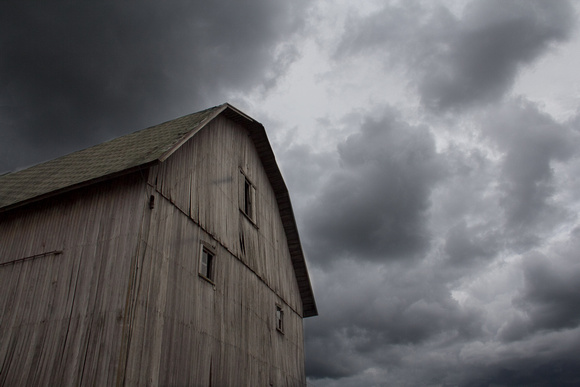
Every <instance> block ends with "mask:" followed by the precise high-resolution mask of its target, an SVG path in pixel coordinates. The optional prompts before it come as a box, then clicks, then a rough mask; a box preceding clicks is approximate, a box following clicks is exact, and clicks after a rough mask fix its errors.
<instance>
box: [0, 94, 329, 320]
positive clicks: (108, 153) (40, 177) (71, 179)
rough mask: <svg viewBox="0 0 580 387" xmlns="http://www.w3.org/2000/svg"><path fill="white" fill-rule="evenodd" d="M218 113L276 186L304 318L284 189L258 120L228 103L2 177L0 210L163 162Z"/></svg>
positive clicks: (311, 306) (299, 259)
mask: <svg viewBox="0 0 580 387" xmlns="http://www.w3.org/2000/svg"><path fill="white" fill-rule="evenodd" d="M218 115H223V116H225V117H227V118H228V119H230V120H232V121H235V122H237V123H239V124H241V125H242V126H244V127H245V128H246V129H248V131H249V133H250V137H251V138H252V140H253V141H254V144H255V146H256V149H257V151H258V154H259V156H260V159H261V161H262V164H263V165H264V168H265V170H266V174H267V175H268V179H269V180H270V184H271V185H272V188H273V189H274V193H275V195H276V200H277V203H278V209H279V211H280V216H281V217H282V223H283V225H284V230H285V232H286V238H287V240H288V248H289V250H290V255H291V257H292V264H293V266H294V271H295V274H296V279H297V281H298V287H299V289H300V294H301V297H302V303H303V309H304V317H310V316H316V315H317V314H318V311H317V308H316V303H315V300H314V293H313V291H312V286H311V283H310V277H309V275H308V270H307V268H306V262H305V260H304V254H303V251H302V246H301V243H300V238H299V236H298V229H297V227H296V220H295V218H294V213H293V211H292V205H291V203H290V196H289V194H288V189H287V188H286V184H285V183H284V180H283V178H282V174H281V173H280V169H279V168H278V165H277V163H276V159H275V157H274V152H273V151H272V147H271V146H270V142H269V141H268V138H267V136H266V131H265V129H264V127H263V126H262V124H260V123H259V122H257V121H255V120H253V119H251V118H250V117H248V116H246V115H245V114H244V113H242V112H241V111H239V110H238V109H236V108H234V107H233V106H231V105H229V104H227V103H226V104H223V105H219V106H215V107H213V108H210V109H206V110H203V111H200V112H197V113H193V114H190V115H187V116H183V117H180V118H177V119H175V120H172V121H168V122H165V123H162V124H159V125H156V126H152V127H150V128H147V129H143V130H140V131H137V132H134V133H132V134H128V135H126V136H122V137H119V138H116V139H114V140H111V141H107V142H104V143H102V144H99V145H96V146H93V147H91V148H87V149H84V150H81V151H78V152H74V153H71V154H68V155H66V156H62V157H59V158H57V159H54V160H51V161H47V162H45V163H41V164H38V165H35V166H32V167H30V168H27V169H24V170H21V171H17V172H13V173H8V174H5V175H2V176H0V213H1V212H5V211H8V210H11V209H14V208H16V207H20V206H23V205H26V204H28V203H31V202H35V201H39V200H42V199H44V198H46V197H50V196H54V195H57V194H59V193H62V192H66V191H70V190H74V189H76V188H79V187H83V186H86V185H90V184H94V183H96V182H99V181H103V180H107V179H110V178H113V177H116V176H119V175H122V174H125V173H130V172H132V171H135V170H137V169H139V168H143V167H146V166H148V165H153V164H156V163H160V162H163V161H165V160H166V159H167V158H168V157H169V156H171V154H173V152H175V151H176V150H177V149H179V147H180V146H181V145H182V144H184V143H185V142H186V141H187V140H189V139H190V138H191V137H193V136H194V135H195V134H196V133H197V132H199V130H200V129H202V128H203V127H204V126H205V125H206V124H207V123H209V122H210V121H212V120H213V119H214V118H215V117H217V116H218Z"/></svg>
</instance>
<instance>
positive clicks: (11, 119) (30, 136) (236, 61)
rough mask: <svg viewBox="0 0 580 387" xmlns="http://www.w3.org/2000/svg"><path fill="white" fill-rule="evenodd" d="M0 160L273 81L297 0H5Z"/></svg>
mask: <svg viewBox="0 0 580 387" xmlns="http://www.w3.org/2000/svg"><path fill="white" fill-rule="evenodd" d="M2 8H3V12H2V13H1V16H0V50H1V51H2V60H1V61H0V85H2V87H1V88H0V106H1V110H0V122H1V124H2V141H1V144H0V147H1V151H0V155H1V156H0V164H1V165H2V168H4V170H6V169H13V168H15V167H16V166H21V165H23V164H24V165H26V164H32V163H35V162H39V161H42V160H45V159H46V158H52V157H55V156H57V155H59V154H62V153H64V152H70V151H72V150H75V149H78V148H81V147H85V146H89V145H93V144H94V143H97V142H100V141H103V140H105V139H110V138H112V137H116V136H118V135H121V134H126V133H130V132H132V131H135V130H137V129H141V128H143V127H146V126H148V125H154V124H156V123H159V122H162V121H164V120H168V119H171V118H175V117H177V116H180V115H184V114H188V113H191V112H192V111H196V110H201V109H203V108H205V107H207V106H212V105H217V104H220V103H223V101H224V100H225V97H226V94H227V93H228V92H232V91H239V90H250V89H252V88H255V87H262V88H265V87H268V86H271V85H272V84H273V83H274V82H275V80H276V79H277V77H278V76H280V75H281V73H283V71H284V69H285V68H286V67H287V66H288V65H289V64H290V63H291V62H292V60H293V59H294V57H295V54H296V53H295V51H293V49H292V47H291V46H290V45H284V44H281V45H279V43H280V38H281V37H287V36H289V35H292V34H293V33H295V32H296V31H297V30H298V29H299V28H300V26H301V14H302V12H303V11H302V7H300V4H298V3H293V5H290V4H283V3H280V4H275V3H272V2H269V1H261V0H257V1H249V2H244V3H243V4H241V3H238V2H230V1H228V2H216V3H215V4H211V5H210V4H208V3H207V2H197V1H194V2H186V1H170V2H163V3H157V2H144V3H140V4H139V6H135V5H134V4H129V3H124V2H103V3H99V4H94V5H92V4H73V3H69V2H57V3H53V2H51V3H44V2H21V3H13V4H11V5H10V6H9V7H8V6H7V5H6V4H4V5H3V6H2Z"/></svg>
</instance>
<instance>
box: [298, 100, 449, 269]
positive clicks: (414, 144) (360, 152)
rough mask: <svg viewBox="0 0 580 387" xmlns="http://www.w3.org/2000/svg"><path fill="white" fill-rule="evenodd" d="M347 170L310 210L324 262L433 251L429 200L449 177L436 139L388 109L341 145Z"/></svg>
mask: <svg viewBox="0 0 580 387" xmlns="http://www.w3.org/2000/svg"><path fill="white" fill-rule="evenodd" d="M338 153H339V156H340V168H339V170H338V171H336V172H335V173H334V174H333V175H332V176H331V177H330V178H329V179H328V182H327V184H326V185H324V186H323V187H321V188H320V189H321V191H320V192H319V194H318V196H317V198H316V199H315V200H314V201H313V202H312V203H311V208H310V209H307V211H306V212H307V215H306V216H307V217H306V219H305V222H306V223H307V225H306V229H307V230H306V231H307V234H309V235H315V237H314V238H308V240H307V242H306V243H307V244H308V245H309V249H310V251H311V257H313V259H315V260H317V262H319V263H329V262H332V261H334V260H337V259H339V258H346V257H349V258H352V257H357V259H359V260H375V261H381V260H390V259H402V258H408V257H410V256H413V255H415V254H418V253H420V252H422V251H424V249H425V248H426V247H427V246H428V244H429V238H430V237H429V233H428V231H427V229H426V227H425V218H426V214H427V211H428V209H429V194H430V191H431V189H432V187H433V185H434V184H435V183H436V182H437V181H438V180H439V179H440V178H441V176H442V175H443V166H442V164H441V161H440V160H439V156H438V155H437V152H436V151H435V143H434V139H433V136H432V135H431V133H430V132H429V130H428V129H427V128H426V127H422V126H411V125H408V124H407V123H405V122H403V121H401V120H400V119H399V117H398V116H397V113H396V112H395V111H394V110H393V109H390V108H387V109H385V111H384V113H383V115H382V117H381V118H380V119H377V120H374V119H368V120H366V121H365V122H364V123H363V124H362V126H361V128H360V131H358V132H357V133H355V134H353V135H351V136H349V137H348V138H347V139H346V140H345V141H344V142H342V143H340V144H339V146H338Z"/></svg>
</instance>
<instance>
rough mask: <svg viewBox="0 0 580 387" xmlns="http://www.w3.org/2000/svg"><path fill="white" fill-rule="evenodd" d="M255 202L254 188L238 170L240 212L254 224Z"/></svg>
mask: <svg viewBox="0 0 580 387" xmlns="http://www.w3.org/2000/svg"><path fill="white" fill-rule="evenodd" d="M255 202H256V187H255V186H254V185H253V184H252V183H251V182H250V180H248V178H247V177H246V175H244V173H243V172H242V171H241V170H240V210H241V211H242V212H243V213H244V214H246V216H247V217H248V218H249V219H250V220H251V221H253V222H254V223H255V222H256V205H255Z"/></svg>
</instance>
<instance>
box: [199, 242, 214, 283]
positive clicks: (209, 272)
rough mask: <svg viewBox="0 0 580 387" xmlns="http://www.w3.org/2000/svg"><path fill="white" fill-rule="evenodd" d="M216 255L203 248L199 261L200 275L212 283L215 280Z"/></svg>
mask: <svg viewBox="0 0 580 387" xmlns="http://www.w3.org/2000/svg"><path fill="white" fill-rule="evenodd" d="M214 263H215V253H214V252H213V251H211V250H210V249H209V248H207V247H205V246H203V247H202V249H201V257H200V260H199V274H200V275H201V276H202V277H204V278H205V279H208V280H210V281H213V280H214V272H213V271H214V267H213V266H214Z"/></svg>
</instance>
